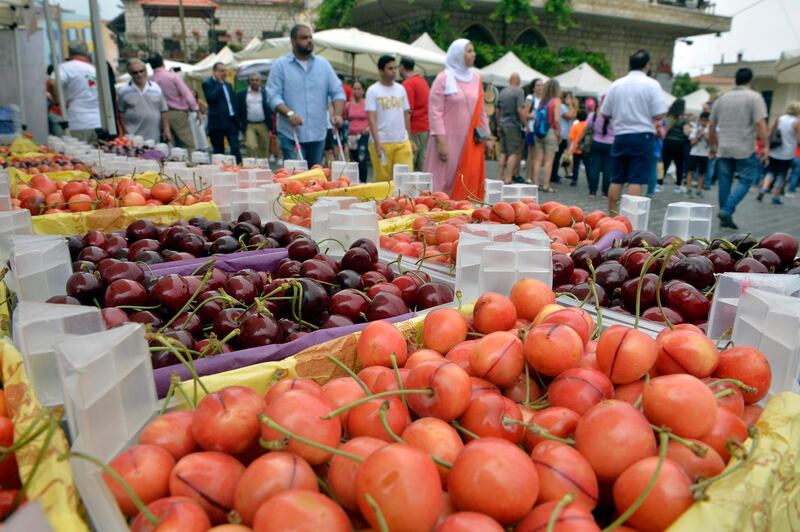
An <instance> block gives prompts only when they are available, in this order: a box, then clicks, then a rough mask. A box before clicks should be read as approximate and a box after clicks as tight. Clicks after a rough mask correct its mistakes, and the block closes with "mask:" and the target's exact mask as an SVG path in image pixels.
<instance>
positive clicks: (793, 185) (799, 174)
mask: <svg viewBox="0 0 800 532" xmlns="http://www.w3.org/2000/svg"><path fill="white" fill-rule="evenodd" d="M798 182H800V157H795V158H794V161H792V173H791V177H790V178H789V192H791V193H792V194H794V193H795V192H797V184H798Z"/></svg>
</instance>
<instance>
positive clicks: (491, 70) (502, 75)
mask: <svg viewBox="0 0 800 532" xmlns="http://www.w3.org/2000/svg"><path fill="white" fill-rule="evenodd" d="M514 72H516V73H517V74H519V77H520V80H521V81H522V84H523V85H527V84H528V83H530V82H531V81H533V80H534V79H536V78H541V79H542V80H543V81H547V80H548V79H549V78H548V77H547V76H545V75H544V74H542V73H541V72H539V71H538V70H536V69H534V68H531V67H529V66H528V65H526V64H525V63H523V62H522V60H521V59H520V58H519V57H517V56H516V54H514V52H506V54H505V55H504V56H503V57H501V58H500V59H498V60H497V61H495V62H494V63H492V64H491V65H486V66H485V67H483V68H482V69H481V78H482V79H483V81H484V82H487V83H492V84H493V85H495V86H497V87H506V86H508V78H509V77H511V74H513V73H514Z"/></svg>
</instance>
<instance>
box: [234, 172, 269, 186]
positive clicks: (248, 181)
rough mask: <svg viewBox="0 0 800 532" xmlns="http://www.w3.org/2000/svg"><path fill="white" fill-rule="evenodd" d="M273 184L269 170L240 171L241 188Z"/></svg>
mask: <svg viewBox="0 0 800 532" xmlns="http://www.w3.org/2000/svg"><path fill="white" fill-rule="evenodd" d="M270 183H272V170H270V169H269V168H242V169H241V170H239V188H254V187H260V186H261V185H269V184H270Z"/></svg>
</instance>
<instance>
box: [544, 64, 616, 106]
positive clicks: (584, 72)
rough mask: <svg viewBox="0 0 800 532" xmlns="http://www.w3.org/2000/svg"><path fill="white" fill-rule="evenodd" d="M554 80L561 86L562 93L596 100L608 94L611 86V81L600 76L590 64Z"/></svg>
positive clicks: (581, 65)
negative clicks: (565, 92)
mask: <svg viewBox="0 0 800 532" xmlns="http://www.w3.org/2000/svg"><path fill="white" fill-rule="evenodd" d="M554 79H556V80H558V82H559V83H560V84H561V90H562V91H572V92H573V94H575V95H576V96H594V97H595V98H596V97H598V96H600V95H601V94H603V93H605V92H607V91H608V88H609V87H610V86H611V80H610V79H607V78H605V77H603V76H602V75H600V73H599V72H597V70H595V69H594V68H592V67H591V65H589V63H581V64H580V65H578V66H576V67H575V68H573V69H572V70H570V71H568V72H564V73H563V74H559V75H558V76H556V77H555V78H554Z"/></svg>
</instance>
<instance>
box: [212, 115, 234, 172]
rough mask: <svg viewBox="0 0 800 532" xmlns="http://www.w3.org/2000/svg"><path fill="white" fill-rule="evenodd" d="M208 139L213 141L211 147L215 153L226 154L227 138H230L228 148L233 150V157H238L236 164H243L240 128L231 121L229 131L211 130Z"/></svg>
mask: <svg viewBox="0 0 800 532" xmlns="http://www.w3.org/2000/svg"><path fill="white" fill-rule="evenodd" d="M208 137H209V138H210V139H211V146H212V147H213V148H214V153H225V138H226V137H227V138H228V146H230V148H231V155H233V156H234V157H236V162H237V163H239V164H242V153H241V152H240V151H239V128H238V127H236V123H235V122H233V121H232V120H231V122H230V126H228V129H209V130H208Z"/></svg>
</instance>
